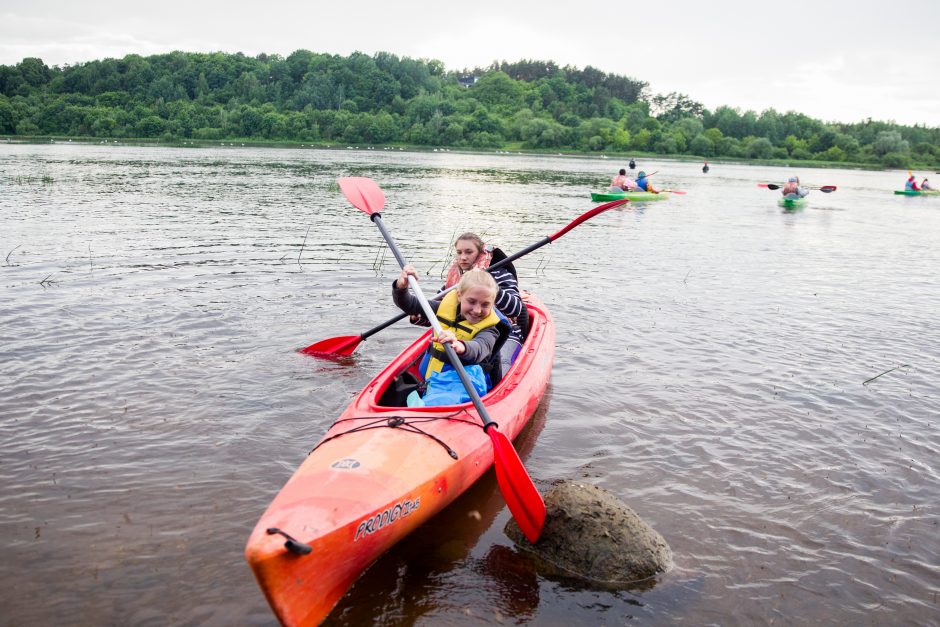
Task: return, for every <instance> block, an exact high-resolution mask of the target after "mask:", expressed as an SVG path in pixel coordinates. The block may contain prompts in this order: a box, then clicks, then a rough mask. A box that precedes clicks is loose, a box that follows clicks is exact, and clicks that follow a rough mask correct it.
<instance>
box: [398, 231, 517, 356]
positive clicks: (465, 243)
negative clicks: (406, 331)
mask: <svg viewBox="0 0 940 627" xmlns="http://www.w3.org/2000/svg"><path fill="white" fill-rule="evenodd" d="M494 253H495V254H497V255H499V257H500V258H502V257H505V254H503V253H502V251H500V250H499V249H498V248H487V246H486V244H484V243H483V239H482V238H481V237H480V236H479V235H477V234H476V233H470V232H467V233H462V234H461V235H459V236H458V237H457V240H456V241H455V242H454V263H452V264H451V266H450V269H448V271H447V279H446V281H445V282H444V287H443V288H441V290H442V291H443V290H446V289H449V288H451V287H453V286H454V285H457V283H458V282H459V281H460V278H461V277H462V276H463V275H464V274H465V273H466V272H468V271H469V270H471V269H473V268H479V269H480V270H485V269H487V268H489V267H490V263H492V262H493V261H494V259H493V255H494ZM496 261H499V259H496ZM509 268H510V266H504V267H502V268H497V269H495V270H493V271H492V272H491V273H490V274H491V275H492V276H493V279H494V280H495V281H496V286H497V287H498V288H499V291H498V292H497V294H496V300H495V302H494V303H493V306H494V307H496V309H498V310H499V312H500V313H501V314H503V315H504V316H506V318H508V319H509V322H510V323H511V324H512V332H511V333H510V334H509V337H508V338H506V342H505V344H503V347H502V349H501V351H500V354H499V360H500V364H501V366H502V368H501V370H502V372H506V371H507V370H509V366H511V365H512V362H513V361H515V359H516V355H517V354H518V352H519V348H520V347H521V346H522V341H523V338H524V333H525V331H524V326H525V319H526V318H527V315H526V310H525V304H524V303H523V302H522V296H521V295H520V294H519V283H518V281H517V280H516V276H515V274H513V272H514V270H510V269H509ZM520 321H521V322H522V324H520ZM412 322H415V324H424V326H427V324H428V322H427V320H424V317H423V316H420V317H419V319H418V320H413V321H412Z"/></svg>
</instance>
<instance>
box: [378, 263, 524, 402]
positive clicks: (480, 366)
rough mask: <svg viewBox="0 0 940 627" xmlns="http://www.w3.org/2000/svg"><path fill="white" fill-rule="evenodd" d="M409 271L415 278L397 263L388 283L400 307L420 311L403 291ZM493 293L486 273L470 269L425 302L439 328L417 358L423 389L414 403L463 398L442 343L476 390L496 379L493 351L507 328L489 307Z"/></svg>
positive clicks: (492, 283) (494, 288) (502, 341)
mask: <svg viewBox="0 0 940 627" xmlns="http://www.w3.org/2000/svg"><path fill="white" fill-rule="evenodd" d="M409 275H410V276H413V277H414V278H415V279H416V280H417V279H418V273H417V271H416V270H415V268H414V266H412V265H410V264H408V265H406V266H405V267H404V268H402V270H401V273H400V274H399V275H398V278H397V279H396V280H395V282H394V284H393V285H392V299H393V300H394V302H395V304H396V305H398V307H399V308H400V309H401V310H402V311H404V312H406V313H410V314H416V313H420V312H421V311H422V309H421V303H420V301H419V300H418V299H417V298H416V297H415V296H414V294H412V293H411V292H409V291H408V277H409ZM498 292H499V287H498V286H497V285H496V281H495V280H494V279H493V277H492V276H491V275H490V273H488V272H486V271H485V270H480V269H479V268H473V269H470V270H468V271H467V272H465V273H464V274H463V276H462V277H461V278H460V282H459V283H458V284H457V289H455V290H453V291H451V292H448V293H447V294H445V295H444V296H443V297H442V298H438V299H435V300H432V301H430V305H431V308H432V309H433V310H434V312H435V314H436V315H437V319H438V321H440V323H441V327H442V329H441V333H440V334H439V335H438V336H437V337H435V338H433V341H432V343H431V346H429V347H428V350H427V352H426V353H425V355H424V357H423V359H422V361H421V366H420V370H421V374H422V375H423V377H424V380H425V382H426V383H427V392H426V393H425V397H424V400H423V401H422V402H421V403H420V404H428V405H432V404H433V405H451V404H454V403H461V402H465V401H466V400H469V397H468V396H466V391H465V390H464V389H463V386H462V384H461V383H459V379H455V377H454V375H455V374H456V373H455V372H453V368H452V367H451V365H450V362H449V360H448V359H447V354H446V352H445V350H444V346H443V345H444V344H448V345H450V347H451V348H453V349H454V352H455V353H456V354H457V356H458V358H459V359H460V362H461V363H462V364H463V365H464V369H465V370H466V371H467V374H468V375H469V376H470V378H471V380H472V381H473V383H474V386H475V387H476V388H477V392H479V393H480V395H483V394H485V393H486V391H487V390H488V389H489V387H490V382H489V381H487V378H489V379H490V380H492V381H495V380H498V375H499V374H500V368H501V365H500V360H499V351H500V349H501V348H502V346H503V344H505V342H506V340H507V338H508V337H509V334H510V333H511V325H510V323H509V320H507V319H506V317H505V316H503V315H502V314H500V313H499V311H498V310H497V309H496V308H495V307H494V303H495V301H496V297H497V293H498ZM461 399H462V400H461Z"/></svg>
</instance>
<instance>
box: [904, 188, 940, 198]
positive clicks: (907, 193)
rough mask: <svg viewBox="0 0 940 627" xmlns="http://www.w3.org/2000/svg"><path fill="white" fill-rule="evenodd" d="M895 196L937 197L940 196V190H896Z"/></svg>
mask: <svg viewBox="0 0 940 627" xmlns="http://www.w3.org/2000/svg"><path fill="white" fill-rule="evenodd" d="M894 193H895V194H898V195H899V196H936V195H938V194H940V189H928V190H922V189H921V190H917V191H915V190H913V189H896V190H894Z"/></svg>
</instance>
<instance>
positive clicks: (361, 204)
mask: <svg viewBox="0 0 940 627" xmlns="http://www.w3.org/2000/svg"><path fill="white" fill-rule="evenodd" d="M337 182H338V183H339V188H340V189H341V190H342V191H343V195H344V196H346V198H348V199H349V202H351V203H352V204H353V206H354V207H355V208H356V209H358V210H360V211H363V212H365V213H366V214H368V215H370V216H371V215H372V214H373V213H379V212H380V211H382V207H384V206H385V193H384V192H383V191H382V190H381V189H380V188H379V186H378V185H376V183H375V181H373V180H372V179H370V178H366V177H364V176H347V177H344V178H341V179H339V180H338V181H337Z"/></svg>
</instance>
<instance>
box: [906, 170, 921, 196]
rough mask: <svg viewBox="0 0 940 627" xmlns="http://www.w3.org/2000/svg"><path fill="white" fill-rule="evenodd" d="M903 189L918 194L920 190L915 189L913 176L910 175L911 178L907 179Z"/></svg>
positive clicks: (915, 181)
mask: <svg viewBox="0 0 940 627" xmlns="http://www.w3.org/2000/svg"><path fill="white" fill-rule="evenodd" d="M904 189H905V190H906V191H909V192H919V191H920V188H919V187H917V180H916V179H915V178H914V175H913V174H912V175H911V177H910V178H909V179H907V183H905V184H904Z"/></svg>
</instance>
